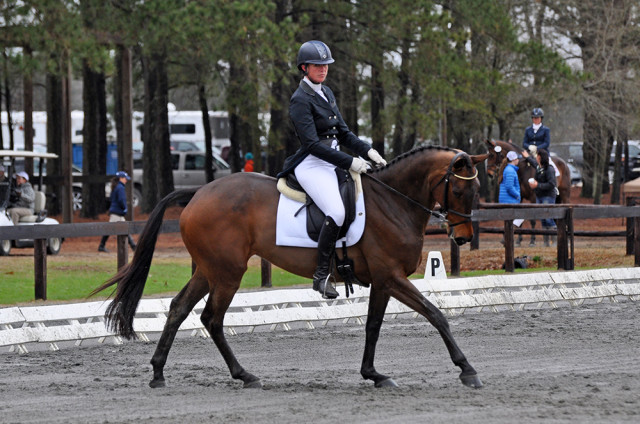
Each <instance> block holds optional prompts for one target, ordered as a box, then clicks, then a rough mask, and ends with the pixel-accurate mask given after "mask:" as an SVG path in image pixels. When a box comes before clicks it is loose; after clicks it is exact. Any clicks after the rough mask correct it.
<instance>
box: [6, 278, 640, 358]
mask: <svg viewBox="0 0 640 424" xmlns="http://www.w3.org/2000/svg"><path fill="white" fill-rule="evenodd" d="M412 281H413V283H414V284H415V285H416V287H418V289H419V290H420V291H421V292H422V293H424V294H425V296H426V297H427V298H428V299H429V300H430V301H431V302H433V303H434V304H435V305H436V306H437V307H438V308H439V309H440V310H441V311H443V312H444V313H445V314H447V315H450V316H451V315H456V314H461V313H464V312H465V311H478V312H482V311H485V310H489V311H492V312H499V311H501V310H524V309H525V308H528V309H536V308H542V307H551V308H557V307H559V306H564V305H569V306H579V305H581V304H583V303H584V302H587V301H589V302H602V301H603V300H607V301H610V302H616V301H617V300H618V299H623V298H624V299H629V300H632V301H636V300H638V299H639V298H640V268H611V269H598V270H588V271H572V272H551V273H547V272H544V273H529V274H521V273H518V274H509V275H490V276H483V277H473V278H456V279H429V280H412ZM354 290H355V293H354V294H351V295H350V297H349V298H347V297H346V296H345V293H344V285H340V286H339V287H338V291H339V292H340V297H339V298H337V299H334V300H323V299H321V298H320V297H319V295H318V293H317V292H314V291H313V290H311V289H270V290H261V291H252V292H241V293H238V294H237V295H236V296H235V298H234V300H233V302H232V304H231V307H230V309H229V311H228V313H227V314H226V316H225V330H226V332H227V333H228V334H236V333H237V331H239V330H241V331H248V332H252V331H254V330H255V329H257V328H261V329H266V330H271V331H273V330H276V329H278V328H279V329H282V330H285V331H287V330H290V329H291V328H293V327H294V326H297V327H298V328H300V327H306V328H309V329H313V328H314V327H315V326H317V325H326V324H327V323H329V322H339V321H342V322H345V323H346V322H349V321H353V322H355V323H358V324H363V323H364V321H365V319H366V315H367V306H368V304H367V298H368V293H369V289H362V288H359V287H355V288H354ZM170 303H171V299H168V298H165V299H142V300H141V301H140V304H139V306H138V310H137V312H136V318H135V321H134V329H135V330H136V332H137V333H138V335H139V337H140V338H141V339H142V340H149V337H148V336H149V335H150V334H155V333H159V332H161V331H162V329H163V326H164V323H165V321H166V316H167V313H168V311H169V305H170ZM107 305H108V301H107V302H88V303H79V304H78V303H76V304H66V305H52V306H30V307H9V308H4V309H0V347H7V348H8V349H9V350H10V351H17V352H19V353H27V352H28V345H29V344H48V347H49V348H50V349H52V350H58V349H59V347H58V343H61V342H75V344H76V345H80V344H81V343H82V342H83V341H84V340H96V341H98V342H101V343H102V342H104V341H105V340H111V341H113V342H114V343H118V344H119V343H122V340H121V338H120V337H118V336H117V335H114V334H113V333H112V332H110V331H108V330H107V329H106V328H105V324H104V321H103V315H104V312H105V309H106V307H107ZM204 305H205V303H204V301H200V302H199V303H198V304H197V305H196V307H195V308H194V311H193V312H192V313H191V314H190V315H189V317H188V318H187V319H186V320H185V322H184V323H183V324H182V326H181V327H180V329H181V330H182V331H190V332H191V335H194V336H195V335H200V336H203V337H208V333H207V331H206V330H205V329H204V327H203V325H202V323H201V322H200V313H201V312H202V309H203V308H204ZM401 314H412V316H414V317H417V314H416V313H415V312H414V311H413V310H411V309H409V308H407V307H406V306H404V305H403V304H401V303H399V302H398V301H396V300H395V299H391V301H390V302H389V306H388V307H387V316H386V317H387V319H393V318H396V317H397V316H398V315H401Z"/></svg>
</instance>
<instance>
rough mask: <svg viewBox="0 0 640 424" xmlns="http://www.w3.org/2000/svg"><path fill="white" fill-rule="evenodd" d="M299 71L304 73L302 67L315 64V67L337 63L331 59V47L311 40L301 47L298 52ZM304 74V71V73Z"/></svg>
mask: <svg viewBox="0 0 640 424" xmlns="http://www.w3.org/2000/svg"><path fill="white" fill-rule="evenodd" d="M297 62H298V69H300V70H301V71H302V65H304V64H306V63H313V64H314V65H328V64H329V63H333V62H335V60H333V57H331V50H329V46H327V45H326V44H324V43H323V42H322V41H317V40H311V41H307V42H306V43H304V44H303V45H302V46H300V50H298V60H297ZM303 72H304V71H303Z"/></svg>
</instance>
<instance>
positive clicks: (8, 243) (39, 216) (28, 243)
mask: <svg viewBox="0 0 640 424" xmlns="http://www.w3.org/2000/svg"><path fill="white" fill-rule="evenodd" d="M25 157H30V158H34V159H35V158H38V160H42V159H55V158H57V157H58V156H57V155H55V154H53V153H47V152H33V151H15V150H0V163H3V164H4V165H5V168H6V170H7V171H6V174H7V176H12V175H13V174H14V172H16V171H17V170H18V168H17V166H16V162H18V160H21V161H23V162H24V158H25ZM43 168H44V164H43V166H42V167H40V163H39V162H38V168H37V169H38V175H39V174H40V171H41V170H42V169H43ZM20 170H21V169H20ZM42 174H43V175H44V171H42ZM35 180H36V178H35V177H32V181H30V182H31V184H32V185H33V186H34V191H35V192H36V199H35V207H34V214H33V215H30V216H24V217H22V218H20V221H19V222H18V225H20V226H22V225H56V224H58V223H59V222H58V221H57V220H55V219H53V218H49V217H47V209H46V207H45V206H46V196H45V194H44V192H43V191H41V189H40V188H41V187H38V188H36V184H35ZM11 189H12V182H11V180H8V181H5V182H2V183H0V227H2V226H13V225H14V224H13V221H11V218H10V217H9V213H8V211H7V208H8V205H9V198H10V195H11ZM62 242H63V239H62V238H58V237H52V238H50V239H48V240H47V253H49V254H50V255H57V254H58V252H60V249H61V247H62ZM12 247H15V248H20V247H33V240H30V239H18V240H7V239H4V240H0V256H7V255H9V252H10V251H11V248H12Z"/></svg>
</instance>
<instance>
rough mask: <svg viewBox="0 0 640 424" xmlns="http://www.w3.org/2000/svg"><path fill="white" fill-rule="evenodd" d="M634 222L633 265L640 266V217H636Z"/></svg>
mask: <svg viewBox="0 0 640 424" xmlns="http://www.w3.org/2000/svg"><path fill="white" fill-rule="evenodd" d="M633 223H634V224H633V251H634V262H633V264H634V265H633V266H640V218H635V219H634V220H633Z"/></svg>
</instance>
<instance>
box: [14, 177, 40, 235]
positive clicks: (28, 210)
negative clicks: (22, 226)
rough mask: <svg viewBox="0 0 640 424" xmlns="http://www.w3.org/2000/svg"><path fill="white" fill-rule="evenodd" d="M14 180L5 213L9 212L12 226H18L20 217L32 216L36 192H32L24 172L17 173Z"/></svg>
mask: <svg viewBox="0 0 640 424" xmlns="http://www.w3.org/2000/svg"><path fill="white" fill-rule="evenodd" d="M15 179H16V186H15V187H14V188H13V190H11V195H10V197H9V207H8V208H7V212H9V217H10V218H11V221H13V225H18V222H19V221H20V218H21V217H23V216H29V215H33V208H34V204H35V200H36V192H35V191H33V187H32V186H31V183H30V182H29V175H28V174H27V173H26V172H24V171H20V172H18V173H17V174H16V175H15Z"/></svg>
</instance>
